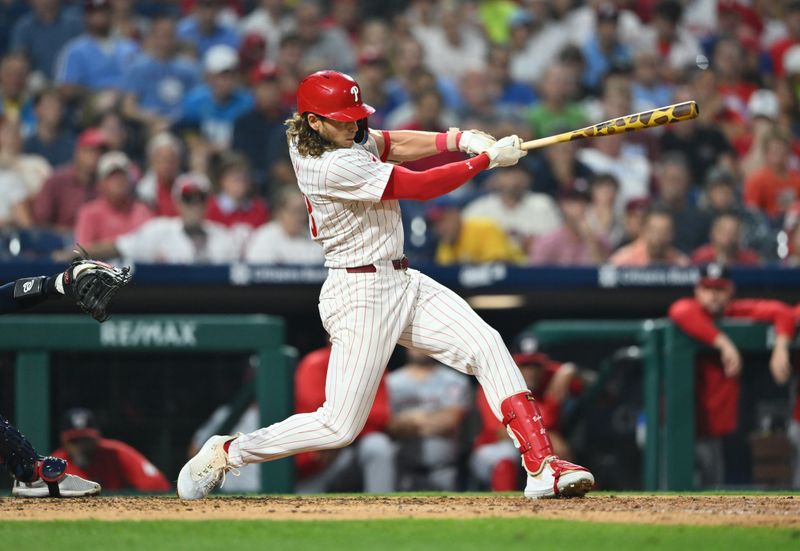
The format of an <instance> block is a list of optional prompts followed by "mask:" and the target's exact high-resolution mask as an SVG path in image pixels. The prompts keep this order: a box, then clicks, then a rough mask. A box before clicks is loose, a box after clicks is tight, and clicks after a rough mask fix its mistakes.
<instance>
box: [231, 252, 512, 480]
mask: <svg viewBox="0 0 800 551" xmlns="http://www.w3.org/2000/svg"><path fill="white" fill-rule="evenodd" d="M375 266H376V268H377V271H376V272H375V273H359V274H354V273H347V272H346V271H345V270H343V269H332V270H330V272H329V274H328V279H327V280H326V281H325V284H324V285H323V286H322V291H321V292H320V302H319V311H320V315H321V317H322V324H323V326H324V327H325V329H326V331H327V332H328V334H329V335H330V337H331V342H332V344H333V349H332V352H331V359H330V363H329V364H328V375H327V379H326V384H325V397H326V401H325V403H324V404H323V405H322V407H320V408H319V409H317V411H314V412H312V413H300V414H296V415H292V416H291V417H289V418H288V419H286V420H284V421H281V422H278V423H275V424H273V425H270V426H268V427H265V428H262V429H259V430H257V431H255V432H251V433H248V434H244V435H241V436H239V437H238V438H237V439H236V440H234V441H233V442H232V443H231V446H230V450H229V461H230V462H231V464H232V465H233V466H241V465H244V464H247V463H259V462H262V461H272V460H275V459H280V458H282V457H286V456H289V455H293V454H296V453H299V452H305V451H312V450H323V449H330V448H340V447H342V446H346V445H348V444H349V443H351V442H352V441H353V440H354V439H355V438H356V436H358V434H359V433H360V432H361V429H362V428H363V426H364V423H366V420H367V416H368V415H369V411H370V409H371V408H372V402H373V400H374V398H375V393H376V391H377V389H378V383H379V381H380V379H381V375H383V372H384V370H385V368H386V364H387V363H388V361H389V357H390V356H391V354H392V351H393V350H394V348H395V345H396V344H398V343H399V344H401V345H402V346H405V347H407V348H414V349H417V350H420V351H422V352H424V353H426V354H428V355H430V356H431V357H433V358H435V359H436V360H438V361H440V362H442V363H443V364H445V365H449V366H451V367H453V368H455V369H457V370H458V371H461V372H462V373H466V374H468V375H475V376H476V377H477V378H478V381H479V382H480V384H481V385H482V386H483V390H484V392H485V393H486V397H487V399H488V401H489V405H490V406H491V408H492V411H493V412H494V414H495V416H497V418H498V419H500V418H501V415H500V402H501V401H502V400H503V399H504V398H506V397H507V396H510V395H512V394H515V393H518V392H524V391H526V390H527V388H526V386H525V381H524V380H523V379H522V375H521V374H520V372H519V369H517V366H516V365H515V364H514V361H513V360H512V359H511V355H510V354H509V352H508V350H507V349H506V347H505V345H504V344H503V340H502V338H501V337H500V334H499V333H498V332H497V331H495V330H494V329H492V328H491V327H490V326H489V325H488V324H487V323H486V322H485V321H483V320H482V319H481V318H480V317H479V316H478V315H477V314H476V313H475V312H474V311H473V310H472V308H470V307H469V305H468V304H467V303H466V302H465V301H464V299H462V298H461V297H459V296H458V295H457V294H455V293H454V292H453V291H451V290H450V289H448V288H447V287H444V286H443V285H441V284H439V283H437V282H436V281H434V280H433V279H431V278H429V277H428V276H426V275H424V274H421V273H420V272H418V271H417V270H411V269H409V270H395V269H394V268H393V267H392V264H391V262H381V263H375Z"/></svg>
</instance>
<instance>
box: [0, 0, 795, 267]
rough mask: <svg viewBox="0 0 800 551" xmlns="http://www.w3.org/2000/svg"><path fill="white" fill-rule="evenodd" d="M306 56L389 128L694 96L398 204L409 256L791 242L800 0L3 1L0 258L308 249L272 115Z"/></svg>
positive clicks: (529, 118)
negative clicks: (688, 117) (695, 110)
mask: <svg viewBox="0 0 800 551" xmlns="http://www.w3.org/2000/svg"><path fill="white" fill-rule="evenodd" d="M323 68H326V69H336V70H340V71H344V72H347V73H349V74H352V75H353V76H354V77H355V78H356V79H357V80H358V82H359V83H360V85H361V87H362V90H363V94H364V99H365V101H366V102H367V103H369V104H371V105H373V106H374V107H375V108H376V110H377V112H376V113H375V115H374V116H373V117H371V119H370V126H371V127H373V128H381V129H387V130H392V129H417V130H429V131H444V130H447V129H448V128H449V127H451V126H459V127H461V128H463V129H468V128H478V129H481V130H484V131H486V132H489V133H491V134H493V135H495V136H496V137H501V136H504V135H507V134H509V133H516V134H519V135H520V136H521V137H522V138H523V139H532V138H538V137H543V136H547V135H551V134H553V133H557V132H561V131H565V130H571V129H575V128H579V127H583V126H586V125H588V124H592V123H595V122H599V121H603V120H606V119H610V118H614V117H618V116H621V115H625V114H629V113H633V112H637V111H642V110H646V109H650V108H654V107H658V106H661V105H666V104H670V103H675V102H680V101H685V100H689V99H692V100H695V101H697V103H698V104H699V106H700V116H699V118H698V119H696V120H694V121H691V122H685V123H679V124H674V125H670V126H668V127H662V128H659V129H651V130H648V131H643V132H634V133H626V134H618V135H614V136H609V137H604V138H598V139H593V140H586V141H582V142H577V143H566V144H562V145H557V146H552V147H548V148H544V149H541V150H537V151H534V152H532V153H531V154H529V155H528V156H527V157H526V158H524V159H523V160H522V162H521V163H520V164H519V165H518V167H516V168H514V169H510V170H501V171H491V172H488V173H483V174H481V175H480V176H479V177H477V178H475V180H474V181H473V182H471V183H469V184H468V185H466V186H464V187H463V188H461V189H459V190H457V191H456V192H454V193H452V194H450V195H449V196H447V197H445V198H442V199H440V200H437V201H432V202H429V203H427V204H425V203H415V202H408V204H406V205H404V207H403V210H404V225H405V231H406V242H407V249H408V253H409V256H411V257H412V261H414V260H419V261H435V262H437V263H441V264H452V263H463V262H489V261H499V262H510V263H515V264H520V265H535V266H540V265H562V266H572V265H597V264H602V263H611V264H616V265H636V266H644V265H653V264H669V265H679V266H682V265H689V264H692V263H697V264H702V263H708V262H710V261H716V262H719V263H722V264H726V265H760V264H765V263H781V264H784V265H788V266H796V265H798V264H800V119H799V118H798V115H800V86H798V84H800V2H798V1H795V0H780V1H775V2H764V1H757V0H582V1H581V0H551V1H545V0H517V1H512V0H471V1H470V0H461V1H459V0H441V1H438V2H433V1H428V0H406V1H401V0H392V1H384V2H366V1H359V0H331V1H328V2H320V1H315V0H260V1H259V0H169V1H161V2H155V1H136V2H134V1H133V0H73V1H68V0H64V1H59V0H31V1H29V2H25V1H22V0H9V1H5V2H0V116H1V117H2V118H1V119H0V121H1V122H0V237H2V239H0V257H2V258H14V257H28V256H35V255H38V256H49V257H51V258H53V259H56V260H63V259H65V258H68V257H69V255H70V254H71V250H72V245H73V243H74V242H76V241H77V242H79V243H80V244H81V245H83V246H84V247H85V248H86V249H87V250H88V251H89V252H90V253H91V254H94V255H96V256H98V257H104V258H115V257H123V258H126V259H128V260H132V261H140V262H173V263H227V262H231V261H236V260H246V261H249V262H255V263H285V264H298V263H300V264H303V263H308V264H321V263H322V261H323V259H322V255H321V251H320V249H319V247H318V245H316V244H315V243H313V242H312V241H311V240H310V237H309V235H308V229H307V221H306V220H304V218H305V215H304V214H303V209H304V208H305V206H304V201H303V198H302V196H301V195H299V192H298V190H297V187H296V185H295V178H294V172H293V169H292V166H291V163H290V161H289V159H288V151H287V147H286V138H285V127H284V120H285V119H286V118H287V117H288V116H290V115H291V114H292V112H293V110H294V105H293V104H294V98H295V91H296V88H297V85H298V83H299V81H300V80H301V79H302V77H303V76H305V75H306V74H309V73H311V72H313V71H316V70H319V69H323ZM455 158H457V155H456V154H452V153H451V154H442V155H441V156H437V157H433V158H430V159H423V160H421V161H416V162H413V163H408V165H409V168H411V169H424V168H427V167H430V166H433V165H435V164H439V163H442V162H446V161H448V160H453V159H455Z"/></svg>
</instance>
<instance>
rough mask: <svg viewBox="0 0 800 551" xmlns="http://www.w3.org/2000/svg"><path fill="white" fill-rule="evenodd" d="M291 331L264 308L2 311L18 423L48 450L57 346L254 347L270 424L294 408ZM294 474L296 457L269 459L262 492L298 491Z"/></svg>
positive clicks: (258, 392)
mask: <svg viewBox="0 0 800 551" xmlns="http://www.w3.org/2000/svg"><path fill="white" fill-rule="evenodd" d="M284 333H285V329H284V324H283V320H281V319H280V318H276V317H272V316H266V315H260V314H255V315H239V316H234V315H185V316H178V315H135V316H134V315H127V316H121V315H120V316H114V317H113V318H111V319H110V320H108V321H106V322H105V323H102V324H98V323H97V322H95V321H94V320H92V319H90V318H88V317H87V316H83V315H11V316H2V318H0V350H5V351H11V352H14V353H15V354H16V360H15V406H16V407H15V424H16V425H17V426H18V427H19V429H20V430H21V431H22V432H23V433H24V434H25V435H26V436H27V437H28V438H29V439H30V440H31V442H32V443H33V445H34V446H35V447H36V448H38V449H41V450H47V449H48V447H49V435H50V354H51V353H52V352H87V353H108V354H118V353H122V354H136V353H152V352H158V353H166V354H182V353H198V352H231V353H234V352H235V353H252V354H254V355H255V357H256V362H255V381H254V385H255V397H256V399H257V401H258V404H259V410H260V415H261V425H262V426H267V425H270V424H272V423H274V422H276V421H280V420H282V419H284V418H286V417H287V416H288V415H290V414H291V413H292V409H293V399H292V397H293V392H294V391H293V376H294V367H295V363H296V354H295V353H293V350H291V349H289V348H288V347H285V346H284V341H285V337H284ZM144 369H146V367H145V368H144ZM293 481H294V471H293V464H292V462H291V459H281V460H278V461H270V462H267V463H263V464H262V466H261V491H262V492H267V493H291V492H292V491H293Z"/></svg>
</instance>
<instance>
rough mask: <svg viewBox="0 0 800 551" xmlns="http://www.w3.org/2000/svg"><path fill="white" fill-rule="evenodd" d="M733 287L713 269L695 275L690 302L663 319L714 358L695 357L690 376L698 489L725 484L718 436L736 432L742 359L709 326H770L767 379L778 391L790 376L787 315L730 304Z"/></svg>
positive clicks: (775, 306)
mask: <svg viewBox="0 0 800 551" xmlns="http://www.w3.org/2000/svg"><path fill="white" fill-rule="evenodd" d="M733 295H734V285H733V281H731V279H730V277H729V275H728V272H727V270H726V269H725V268H724V267H723V266H721V265H719V264H708V265H706V266H703V267H702V268H701V269H700V279H699V280H698V282H697V285H695V288H694V297H691V298H682V299H679V300H678V301H676V302H675V303H674V304H672V306H671V307H670V309H669V317H670V319H671V320H672V321H674V322H675V324H676V325H677V326H678V327H680V328H681V329H682V330H683V331H684V332H685V333H686V334H687V335H689V336H690V337H692V338H694V339H696V340H698V341H700V342H702V343H703V344H706V345H708V346H712V347H714V348H716V349H717V350H718V351H719V352H718V353H717V352H715V353H700V354H698V356H697V364H696V371H695V389H696V395H697V405H696V415H695V417H696V432H697V447H696V456H697V463H698V468H699V472H700V479H701V483H702V484H705V485H713V486H718V485H720V484H722V483H723V482H724V480H725V471H724V462H723V457H722V440H721V438H722V437H723V436H726V435H728V434H731V433H733V432H735V431H736V428H737V426H738V421H739V374H740V373H741V371H742V358H741V355H740V354H739V350H738V349H737V348H736V344H735V343H734V342H733V341H732V340H731V339H730V338H729V337H728V336H727V335H726V334H725V333H723V332H722V331H720V330H719V329H717V327H716V326H715V322H716V321H717V320H719V319H721V318H738V319H747V320H752V321H765V322H771V323H772V324H773V325H774V327H775V335H776V336H775V344H774V347H773V349H772V355H771V357H770V360H769V369H770V372H771V373H772V377H773V379H774V380H775V382H776V383H777V384H779V385H783V384H786V383H787V381H788V380H789V377H790V376H791V370H792V368H791V365H790V363H789V344H790V343H791V341H792V338H793V337H794V332H795V319H794V313H793V311H792V309H791V308H790V307H789V306H788V305H786V304H784V303H783V302H780V301H777V300H759V299H734V298H733Z"/></svg>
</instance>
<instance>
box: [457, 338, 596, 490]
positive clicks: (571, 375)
mask: <svg viewBox="0 0 800 551" xmlns="http://www.w3.org/2000/svg"><path fill="white" fill-rule="evenodd" d="M520 344H521V346H520V349H521V350H520V352H517V353H516V354H514V355H513V356H512V358H514V362H515V363H516V364H517V366H519V370H520V372H521V373H522V377H523V378H524V379H525V384H526V385H527V386H528V388H529V389H530V391H531V393H532V394H533V396H534V398H536V400H538V402H539V410H540V411H541V413H542V421H543V423H544V427H545V428H546V429H547V431H548V434H549V435H550V440H551V441H552V443H553V451H555V452H556V453H557V454H558V455H559V456H560V457H566V458H570V457H571V456H572V451H571V450H570V447H569V443H568V442H567V441H566V439H565V438H564V437H563V436H561V433H560V431H559V424H560V420H561V405H562V403H563V402H564V400H565V399H566V398H567V397H568V396H569V395H571V394H578V393H580V392H581V391H582V390H583V383H582V381H581V379H580V377H579V376H578V368H577V367H576V366H575V364H573V363H561V362H557V361H555V360H552V359H551V358H550V357H549V356H548V355H547V354H545V353H543V352H538V351H537V350H536V343H535V341H534V340H533V339H532V338H530V337H526V338H524V339H521V341H520ZM525 344H528V346H524V345H525ZM475 406H476V409H477V410H478V412H479V413H480V416H481V425H482V427H481V432H480V433H479V434H478V436H477V437H476V438H475V450H474V451H473V452H472V457H471V458H470V470H471V471H472V474H473V475H474V476H475V478H476V479H477V480H478V481H479V482H480V483H481V484H482V485H485V486H488V487H489V488H491V490H492V491H494V492H510V491H513V490H517V489H518V487H519V474H520V473H519V467H518V465H517V462H516V460H515V459H516V456H517V451H516V450H515V449H514V446H512V445H511V442H509V441H508V439H507V438H505V427H504V426H503V424H502V423H500V422H499V421H498V420H497V419H496V418H495V417H494V414H493V413H492V410H491V408H490V407H489V403H488V402H487V401H486V394H485V393H484V392H483V390H482V389H478V392H477V393H476V395H475Z"/></svg>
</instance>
